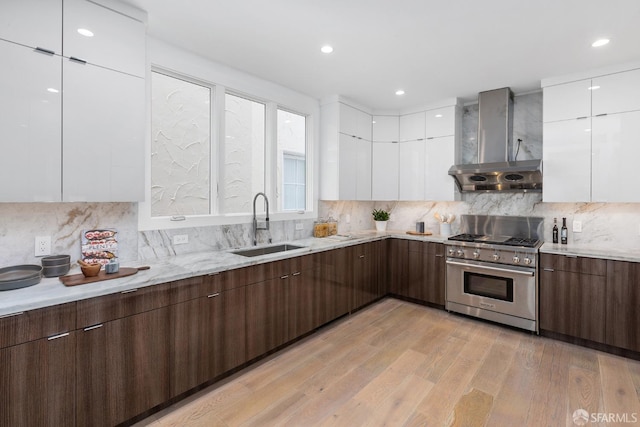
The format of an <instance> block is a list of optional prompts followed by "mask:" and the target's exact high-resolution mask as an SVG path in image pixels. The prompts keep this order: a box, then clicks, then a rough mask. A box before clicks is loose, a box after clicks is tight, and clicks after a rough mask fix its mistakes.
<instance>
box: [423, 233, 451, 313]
mask: <svg viewBox="0 0 640 427" xmlns="http://www.w3.org/2000/svg"><path fill="white" fill-rule="evenodd" d="M444 250H445V247H444V244H442V243H434V242H427V243H426V251H425V256H424V267H425V293H424V295H423V298H424V299H423V300H424V301H426V302H428V303H431V304H436V305H439V306H444V302H445V301H444V297H445V295H444V292H445V286H446V283H445V280H446V279H445V271H446V262H445V255H444Z"/></svg>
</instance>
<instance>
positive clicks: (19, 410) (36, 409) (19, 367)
mask: <svg viewBox="0 0 640 427" xmlns="http://www.w3.org/2000/svg"><path fill="white" fill-rule="evenodd" d="M75 348H76V333H75V332H73V331H72V332H69V333H68V334H66V333H65V334H61V335H59V336H57V337H56V336H53V337H50V338H41V339H38V340H36V341H31V342H27V343H23V344H18V345H14V346H11V347H6V348H3V349H0V378H1V380H0V395H1V396H2V398H1V399H2V404H1V405H0V425H1V426H51V427H54V426H74V425H75V396H76V395H75V382H74V377H75V364H74V362H75Z"/></svg>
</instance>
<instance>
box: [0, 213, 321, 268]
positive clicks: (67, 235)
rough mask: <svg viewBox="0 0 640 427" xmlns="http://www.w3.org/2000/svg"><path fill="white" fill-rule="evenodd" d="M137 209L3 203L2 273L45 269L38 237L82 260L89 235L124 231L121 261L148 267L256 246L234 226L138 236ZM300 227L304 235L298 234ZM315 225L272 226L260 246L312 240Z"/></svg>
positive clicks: (242, 227)
mask: <svg viewBox="0 0 640 427" xmlns="http://www.w3.org/2000/svg"><path fill="white" fill-rule="evenodd" d="M137 206H138V205H137V204H136V203H0V218H2V221H1V222H0V268H2V267H6V266H10V265H19V264H40V258H38V257H36V256H35V255H34V249H35V248H34V238H35V236H51V253H52V254H69V255H71V260H72V262H75V261H76V260H77V259H79V258H80V236H81V234H82V231H83V230H87V229H99V228H115V229H117V230H118V248H119V255H120V260H121V261H122V262H123V263H127V262H131V263H133V262H143V261H144V260H150V259H155V258H162V257H166V256H171V255H176V254H187V253H193V252H201V251H206V250H224V249H232V248H239V247H247V246H250V245H251V244H252V231H251V224H250V223H247V224H234V225H221V226H211V227H198V228H180V229H173V230H152V231H138V212H137ZM296 223H302V225H303V229H302V230H296V229H295V228H296V227H295V225H296ZM312 231H313V220H312V219H311V220H309V219H307V220H295V221H294V220H290V221H271V224H270V230H269V232H266V231H258V241H259V243H261V244H264V243H267V241H268V238H269V237H271V239H272V241H273V242H274V243H275V242H282V241H287V240H294V239H303V238H307V237H310V236H311V235H312ZM177 234H187V235H189V243H187V244H182V245H174V244H173V236H175V235H177Z"/></svg>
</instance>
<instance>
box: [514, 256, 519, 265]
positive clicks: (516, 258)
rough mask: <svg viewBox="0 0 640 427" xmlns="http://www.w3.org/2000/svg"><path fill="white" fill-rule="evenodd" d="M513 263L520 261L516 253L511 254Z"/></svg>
mask: <svg viewBox="0 0 640 427" xmlns="http://www.w3.org/2000/svg"><path fill="white" fill-rule="evenodd" d="M513 263H514V264H519V263H520V257H519V256H518V255H514V256H513Z"/></svg>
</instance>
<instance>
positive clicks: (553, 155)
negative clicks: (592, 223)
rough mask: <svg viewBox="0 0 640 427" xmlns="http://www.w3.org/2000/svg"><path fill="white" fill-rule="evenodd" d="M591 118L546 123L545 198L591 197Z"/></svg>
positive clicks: (582, 199) (577, 199)
mask: <svg viewBox="0 0 640 427" xmlns="http://www.w3.org/2000/svg"><path fill="white" fill-rule="evenodd" d="M590 130H591V118H586V119H581V120H562V121H557V122H550V123H544V124H543V133H544V149H543V151H542V162H543V163H542V164H543V165H544V173H543V174H542V188H543V193H542V200H543V201H544V202H590V201H591V131H590Z"/></svg>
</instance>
